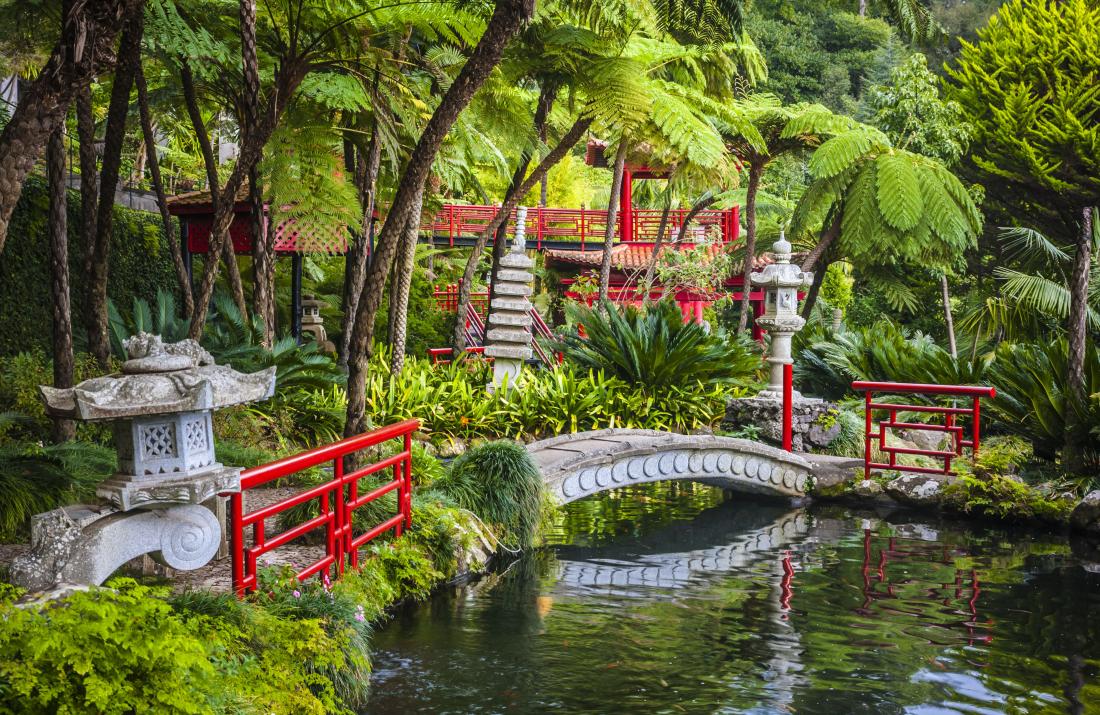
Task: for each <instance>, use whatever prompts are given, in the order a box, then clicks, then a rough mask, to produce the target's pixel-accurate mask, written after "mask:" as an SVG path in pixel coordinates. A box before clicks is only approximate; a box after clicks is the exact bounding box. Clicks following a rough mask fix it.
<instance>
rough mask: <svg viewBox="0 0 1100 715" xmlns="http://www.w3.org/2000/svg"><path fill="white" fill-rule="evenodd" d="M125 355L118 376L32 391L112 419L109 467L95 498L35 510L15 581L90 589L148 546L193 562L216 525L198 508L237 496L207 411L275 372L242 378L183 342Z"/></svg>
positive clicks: (147, 340)
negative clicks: (113, 459) (113, 466)
mask: <svg viewBox="0 0 1100 715" xmlns="http://www.w3.org/2000/svg"><path fill="white" fill-rule="evenodd" d="M126 350H127V353H128V355H129V359H128V360H127V361H126V362H125V363H123V366H122V372H121V373H119V374H114V375H107V376H105V377H97V378H93V379H91V380H85V381H84V382H82V383H80V384H79V385H77V386H76V387H72V388H67V389H56V388H52V387H45V386H43V387H42V388H41V390H42V395H43V397H44V399H45V401H46V411H47V413H48V414H50V415H52V416H54V417H63V418H66V419H73V420H82V421H86V422H93V421H110V422H112V423H113V425H112V426H113V429H114V436H115V448H116V450H117V451H118V469H119V471H118V472H117V473H116V474H115V475H113V476H112V477H110V478H109V479H107V480H106V481H104V482H102V483H101V484H100V485H99V486H98V487H97V488H96V496H97V497H99V498H100V499H101V500H102V503H101V504H94V505H85V504H81V505H75V506H69V507H64V508H62V509H55V510H54V511H51V512H47V513H45V514H39V515H37V516H36V517H34V520H33V522H32V548H31V552H30V553H29V554H28V555H26V556H24V557H22V558H21V559H19V560H17V561H16V562H15V563H13V565H12V578H13V581H14V582H15V583H17V584H18V585H21V586H24V587H26V588H28V589H30V590H43V589H46V588H49V587H51V586H53V585H56V584H58V583H70V584H99V583H102V582H103V581H104V580H105V579H106V578H107V577H108V576H110V575H111V574H112V573H113V572H114V571H115V570H116V569H118V567H119V566H121V565H122V564H124V563H126V562H127V561H129V560H130V559H133V558H135V557H137V556H141V555H143V554H146V553H152V555H153V557H154V558H155V559H157V560H159V561H161V562H162V563H164V564H165V565H167V566H171V567H173V568H177V569H181V570H188V569H195V568H198V567H199V566H202V565H203V564H205V563H206V562H207V561H209V560H210V559H211V558H213V556H214V554H215V553H216V551H217V549H218V545H219V543H220V542H221V530H222V526H221V524H220V523H219V519H218V518H217V517H216V516H215V514H214V512H213V511H211V509H209V508H208V507H207V506H203V503H204V502H210V501H211V500H212V499H213V498H214V497H215V496H216V495H217V494H219V493H223V492H233V491H238V490H239V489H240V473H241V469H240V468H238V467H228V466H225V465H222V464H221V463H219V462H218V461H217V458H216V456H215V453H214V433H213V428H212V423H211V417H212V415H213V412H214V410H216V409H220V408H222V407H228V406H230V405H236V404H240V403H243V402H252V401H255V400H263V399H267V398H268V397H270V396H271V395H272V393H273V391H274V389H275V368H274V367H272V368H268V369H267V370H263V371H261V372H257V373H253V374H250V375H246V374H243V373H239V372H237V371H236V370H233V369H232V368H230V367H226V366H223V365H216V364H215V363H214V360H213V358H212V357H211V356H210V354H209V353H208V352H206V351H205V350H203V349H202V348H201V347H199V345H198V343H196V342H195V341H193V340H184V341H182V342H179V343H174V344H169V345H165V344H164V343H163V342H162V341H161V338H160V336H157V335H149V334H147V333H140V334H138V335H136V336H134V337H132V338H130V339H129V340H127V341H126Z"/></svg>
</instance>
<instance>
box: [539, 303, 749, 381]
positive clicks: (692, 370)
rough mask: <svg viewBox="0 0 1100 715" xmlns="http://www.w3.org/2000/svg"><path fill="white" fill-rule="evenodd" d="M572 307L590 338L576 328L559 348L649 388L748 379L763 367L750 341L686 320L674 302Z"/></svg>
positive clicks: (590, 365)
mask: <svg viewBox="0 0 1100 715" xmlns="http://www.w3.org/2000/svg"><path fill="white" fill-rule="evenodd" d="M571 311H572V315H571V318H572V320H573V322H574V323H577V324H580V325H583V326H584V332H585V335H586V337H581V336H580V335H579V334H578V333H576V332H573V333H569V334H566V335H565V336H564V337H563V338H562V340H561V341H560V342H559V343H558V345H557V346H556V348H557V349H559V350H561V351H562V352H563V353H564V354H565V357H566V359H568V360H569V361H570V362H572V363H574V364H575V365H577V366H578V367H580V368H582V369H588V370H594V371H600V370H602V371H603V372H604V373H605V374H606V375H609V376H614V377H618V378H620V379H621V380H623V381H625V382H627V383H629V384H633V385H637V386H639V387H641V388H642V389H643V390H646V391H657V390H663V389H667V388H672V387H685V386H688V385H694V384H696V383H702V384H705V385H714V384H717V383H732V382H738V381H745V380H749V379H751V378H752V377H753V376H755V374H756V372H757V370H759V369H760V366H761V361H760V355H759V354H758V352H757V351H756V349H755V347H754V346H752V345H751V343H750V342H749V341H747V340H744V339H741V338H734V337H732V336H727V335H725V334H723V333H712V332H710V331H709V330H708V329H707V328H705V327H704V326H702V325H699V324H697V323H694V322H687V323H685V322H684V319H683V316H682V314H681V312H680V309H679V307H678V306H677V305H676V303H674V302H672V301H662V302H660V303H656V304H653V305H651V306H649V307H648V308H646V309H644V310H642V309H639V308H636V307H634V306H625V307H617V306H614V305H610V304H607V305H605V306H604V310H595V309H592V308H587V307H583V306H574V307H573V308H571Z"/></svg>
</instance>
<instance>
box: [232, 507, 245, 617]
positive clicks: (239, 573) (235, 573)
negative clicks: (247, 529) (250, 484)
mask: <svg viewBox="0 0 1100 715" xmlns="http://www.w3.org/2000/svg"><path fill="white" fill-rule="evenodd" d="M229 509H230V513H229V518H230V519H232V522H233V523H232V524H231V529H232V530H231V531H230V534H231V538H230V542H231V543H230V550H231V551H232V552H233V555H232V567H231V569H232V570H231V574H232V577H233V590H234V591H235V592H236V594H237V596H238V598H239V597H241V596H243V595H244V586H243V585H242V583H241V582H242V581H243V580H244V525H242V524H241V517H242V516H243V515H244V494H243V493H241V492H236V493H234V494H233V495H231V496H230V497H229Z"/></svg>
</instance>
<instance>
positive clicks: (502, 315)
mask: <svg viewBox="0 0 1100 715" xmlns="http://www.w3.org/2000/svg"><path fill="white" fill-rule="evenodd" d="M533 322H534V320H532V319H531V314H530V313H521V312H519V311H511V310H508V311H503V310H497V311H493V312H492V313H490V314H489V327H494V326H497V325H506V326H516V325H518V326H520V327H521V328H530V327H531V324H532V323H533Z"/></svg>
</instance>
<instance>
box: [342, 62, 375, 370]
mask: <svg viewBox="0 0 1100 715" xmlns="http://www.w3.org/2000/svg"><path fill="white" fill-rule="evenodd" d="M375 77H377V73H376V74H375ZM381 165H382V142H381V141H379V139H378V117H377V116H375V117H374V118H373V119H372V120H371V133H370V140H369V142H368V143H367V152H366V156H364V155H363V152H362V151H358V152H356V159H355V184H356V188H357V189H358V190H359V206H360V208H362V209H363V221H362V223H361V224H360V226H359V231H358V233H357V234H356V236H355V240H354V242H353V243H352V246H351V250H349V251H348V255H347V257H346V258H345V264H344V300H343V303H344V305H343V308H344V320H343V324H342V326H341V327H342V330H343V334H342V335H341V336H340V364H341V365H342V366H343V367H347V364H348V351H349V349H350V348H351V334H352V328H353V326H354V325H355V311H356V308H357V307H358V306H359V296H360V295H361V294H362V293H363V282H364V281H365V280H366V278H367V261H368V260H369V258H370V254H369V253H368V250H369V247H370V231H371V222H372V220H373V216H374V204H375V195H376V193H377V192H376V186H377V184H378V170H379V168H380V167H381Z"/></svg>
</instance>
